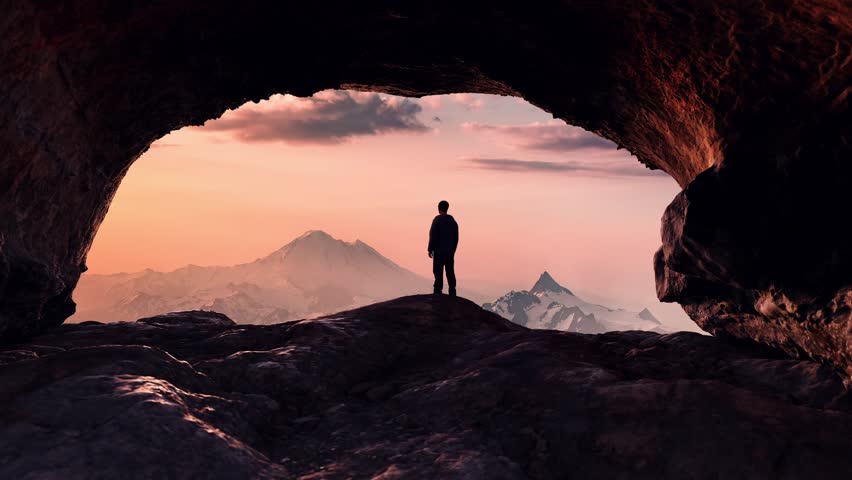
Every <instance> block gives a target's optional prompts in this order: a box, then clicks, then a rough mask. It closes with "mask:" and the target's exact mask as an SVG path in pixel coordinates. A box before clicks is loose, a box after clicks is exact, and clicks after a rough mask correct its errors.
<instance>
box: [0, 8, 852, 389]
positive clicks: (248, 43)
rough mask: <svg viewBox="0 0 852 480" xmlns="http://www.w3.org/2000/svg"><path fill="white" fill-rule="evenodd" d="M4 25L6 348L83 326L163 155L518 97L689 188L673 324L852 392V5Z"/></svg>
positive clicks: (678, 218) (32, 14) (38, 13)
mask: <svg viewBox="0 0 852 480" xmlns="http://www.w3.org/2000/svg"><path fill="white" fill-rule="evenodd" d="M3 10H4V12H5V15H4V19H3V20H0V32H2V36H3V38H4V42H3V46H2V47H0V59H1V60H2V61H0V78H2V81H0V106H2V109H1V110H0V146H1V147H2V148H0V152H2V154H0V191H2V192H3V196H2V198H0V212H2V215H0V339H2V341H4V342H5V343H7V344H9V343H11V342H19V341H25V340H26V339H28V338H31V337H33V336H34V335H38V334H42V333H44V332H47V331H49V330H50V329H51V328H54V327H57V326H59V325H61V324H62V322H63V321H64V320H65V319H66V318H67V317H69V316H70V315H71V314H72V313H73V312H74V303H73V302H72V300H71V294H72V292H73V290H74V287H75V285H76V283H77V281H78V278H79V276H80V274H81V273H82V272H84V271H85V270H86V254H87V251H88V249H89V247H90V245H91V243H92V241H93V238H94V235H95V233H96V231H97V228H98V225H99V224H100V222H101V221H102V220H103V218H104V216H105V214H106V212H107V209H108V207H109V204H110V201H111V199H112V198H113V195H114V194H115V192H116V190H117V188H118V186H119V184H120V182H121V179H122V177H123V175H124V174H125V173H126V172H127V170H128V168H129V167H130V165H131V164H132V163H133V162H134V160H136V159H137V158H138V157H139V156H140V155H141V154H142V153H143V152H145V151H146V149H147V148H148V147H149V146H150V145H151V144H152V142H154V141H155V140H157V139H158V138H160V137H162V136H163V135H165V134H167V133H168V132H170V131H173V130H175V129H178V128H181V127H183V126H188V125H200V124H202V123H203V122H204V121H206V120H208V119H210V118H216V117H218V116H219V115H221V114H222V113H223V112H224V111H225V110H227V109H231V108H236V107H237V106H239V105H241V104H243V103H245V102H246V101H259V100H261V99H264V98H268V97H269V96H270V95H272V94H275V93H290V94H294V95H298V96H308V95H311V94H313V93H315V92H317V91H321V90H324V89H329V88H347V89H355V90H365V91H374V92H384V93H389V94H394V95H403V96H411V97H418V96H424V95H432V94H448V93H487V94H497V95H511V96H518V97H522V98H524V99H526V100H527V101H529V102H530V103H532V104H533V105H535V106H537V107H539V108H541V109H543V110H545V111H547V112H550V113H552V114H553V115H554V116H555V117H557V118H560V119H562V120H564V121H565V122H567V123H568V124H571V125H576V126H580V127H582V128H584V129H587V130H589V131H592V132H594V133H596V134H598V135H600V136H602V137H604V138H607V139H609V140H612V141H613V142H616V143H617V144H618V145H619V146H620V147H623V148H625V149H627V150H628V151H630V152H631V153H633V154H634V155H635V156H636V157H637V158H638V159H639V161H640V162H642V163H643V164H644V165H645V166H646V167H648V168H650V169H659V170H662V171H664V172H666V173H667V174H669V175H671V176H672V177H673V178H674V179H675V180H676V181H677V182H678V183H679V185H680V186H681V187H682V188H683V190H682V192H681V193H680V194H678V195H677V196H676V197H675V198H674V199H673V201H672V203H671V204H670V205H669V207H668V208H667V209H666V211H665V212H664V213H663V227H662V232H661V240H662V246H661V248H660V250H659V251H658V252H657V254H656V255H655V257H654V259H653V268H654V270H655V274H656V284H657V294H658V296H659V298H660V299H661V300H664V301H669V302H677V303H680V304H681V305H682V306H683V307H684V309H685V310H686V311H687V313H688V314H689V315H690V317H691V318H692V319H693V320H694V321H695V322H696V323H697V324H698V325H699V326H700V327H701V328H703V329H705V330H706V331H708V332H710V333H711V334H713V335H714V336H716V337H719V338H724V339H732V340H734V341H735V342H742V345H752V344H760V345H763V346H765V347H767V348H770V349H771V350H776V351H781V352H783V353H784V354H785V355H788V356H792V357H795V358H805V359H813V360H816V361H818V362H821V363H822V364H824V365H825V366H826V367H827V368H830V369H833V370H836V371H837V372H840V374H841V375H843V376H844V377H845V378H846V379H848V378H849V376H850V375H852V247H850V245H852V244H850V242H849V240H848V237H847V235H846V231H847V228H846V227H845V226H844V225H845V223H846V222H847V218H848V211H849V207H850V205H851V204H852V202H850V199H849V196H848V194H847V193H846V192H845V188H846V187H847V186H848V185H849V183H850V181H852V163H850V161H849V160H850V153H852V147H850V139H852V137H850V134H852V130H850V117H849V114H848V108H849V96H850V76H852V4H850V3H849V2H845V1H842V0H813V1H807V2H805V1H798V0H790V1H784V2H756V1H755V2H752V1H746V2H743V1H739V0H722V1H714V2H709V1H703V0H689V1H683V2H661V1H652V0H646V1H642V2H619V1H603V2H593V1H570V2H552V3H550V2H549V3H547V4H541V5H535V6H533V5H530V4H524V3H519V2H504V1H497V2H479V1H475V2H466V3H464V4H459V3H458V2H449V1H433V2H405V3H404V4H403V3H398V2H383V1H376V2H359V3H352V2H349V3H347V2H301V3H291V2H286V3H285V2H263V1H244V2H240V3H239V4H233V3H231V2H221V1H214V2H200V1H196V0H187V1H181V2H163V3H156V4H153V5H141V4H137V3H135V2H130V3H127V2H124V3H109V4H105V3H103V2H93V1H89V0H74V1H67V2H57V1H46V2H31V1H24V2H15V3H14V4H8V5H5V8H4V9H3ZM650 264H651V262H650V259H649V268H650V267H651V265H650ZM742 348H745V349H748V348H758V347H753V346H743V347H742ZM760 348H763V347H760Z"/></svg>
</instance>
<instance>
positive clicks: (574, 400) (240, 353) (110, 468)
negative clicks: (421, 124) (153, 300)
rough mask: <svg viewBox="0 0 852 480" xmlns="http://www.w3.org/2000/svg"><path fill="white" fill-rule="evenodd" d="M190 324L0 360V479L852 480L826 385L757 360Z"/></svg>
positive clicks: (117, 329)
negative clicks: (568, 479) (578, 479)
mask: <svg viewBox="0 0 852 480" xmlns="http://www.w3.org/2000/svg"><path fill="white" fill-rule="evenodd" d="M192 315H195V313H191V312H188V313H181V314H180V316H182V317H184V318H185V319H186V320H187V321H184V322H172V323H168V322H162V323H158V322H154V323H147V322H146V323H141V322H133V323H117V324H98V323H94V322H92V323H88V324H77V325H63V326H60V327H57V328H56V329H54V330H52V331H51V332H49V333H47V334H44V335H41V336H39V337H37V338H34V339H33V341H32V343H26V344H19V345H15V346H10V347H7V348H6V349H5V350H0V358H2V359H3V361H4V362H8V363H6V364H5V365H3V366H0V412H2V415H3V422H2V423H0V458H3V459H4V461H3V462H0V477H2V478H27V476H30V477H43V478H67V479H75V478H87V479H88V478H128V479H133V478H187V477H191V478H198V477H202V478H305V479H307V478H311V479H317V478H329V479H331V478H356V479H358V478H489V479H491V478H504V479H516V478H517V479H521V478H540V479H547V478H566V477H582V478H625V477H629V478H637V479H643V478H648V479H659V478H694V479H703V478H708V479H710V478H770V477H772V478H845V477H847V476H848V475H849V474H850V473H852V459H850V457H849V455H848V452H849V449H850V448H852V439H850V437H849V433H848V432H849V431H850V429H852V394H850V392H847V391H846V390H845V389H844V387H843V382H842V379H841V378H840V377H839V376H838V375H837V374H836V373H835V372H834V371H833V370H832V369H831V368H828V367H826V366H822V365H819V364H816V363H812V362H810V361H804V360H795V359H790V358H787V357H784V356H782V355H779V354H778V353H777V352H775V351H773V350H769V349H765V350H763V349H759V348H756V347H748V346H742V345H735V344H732V343H729V342H727V341H724V340H720V339H716V338H712V337H707V336H702V335H698V334H693V333H685V332H682V333H676V334H670V335H658V334H655V333H650V332H611V333H606V334H601V335H582V334H575V333H565V332H555V331H544V330H528V329H526V328H523V327H520V326H518V325H515V324H513V323H511V322H509V321H507V320H504V319H502V318H500V317H499V316H497V315H495V314H492V313H489V312H486V311H484V310H482V309H480V308H479V307H477V306H476V305H474V304H473V303H471V302H468V301H466V300H463V299H456V298H451V297H446V296H444V297H434V296H432V295H428V296H427V295H424V296H413V297H404V298H400V299H397V300H393V301H390V302H386V303H382V304H376V305H372V306H369V307H365V308H362V309H358V310H354V311H350V312H343V313H340V314H337V315H333V316H330V317H326V318H320V319H316V320H303V321H294V322H289V323H283V324H278V325H268V326H267V325H264V326H260V325H258V326H251V325H233V324H228V323H224V322H221V323H219V322H213V323H210V322H208V321H206V320H204V319H203V318H199V320H198V322H197V323H191V320H190V317H191V316H192ZM198 315H205V314H204V313H201V312H200V313H198ZM193 324H194V325H198V328H195V329H190V328H186V325H193ZM21 352H28V353H25V354H22V353H21ZM371 392H372V393H371ZM382 475H384V477H382Z"/></svg>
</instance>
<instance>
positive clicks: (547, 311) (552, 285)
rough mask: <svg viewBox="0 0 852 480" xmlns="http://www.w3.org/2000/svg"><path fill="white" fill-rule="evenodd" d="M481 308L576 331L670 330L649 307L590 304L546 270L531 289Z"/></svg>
mask: <svg viewBox="0 0 852 480" xmlns="http://www.w3.org/2000/svg"><path fill="white" fill-rule="evenodd" d="M482 307H483V308H484V309H486V310H488V311H491V312H494V313H497V314H499V315H500V316H502V317H503V318H506V319H508V320H511V321H512V322H514V323H517V324H519V325H523V326H525V327H529V328H538V329H548V330H564V331H568V332H577V333H604V332H608V331H615V330H647V331H654V332H657V333H666V332H667V330H666V329H665V328H664V327H663V326H662V324H661V323H660V321H659V320H658V319H657V318H656V317H655V316H654V315H653V314H652V313H651V311H650V310H648V308H644V309H642V311H641V312H630V311H627V310H624V309H620V308H619V309H612V308H609V307H606V306H603V305H598V304H594V303H589V302H586V301H585V300H583V299H582V298H580V297H578V296H576V295H575V294H574V293H573V292H571V290H569V289H567V288H565V287H563V286H562V285H561V284H559V282H557V281H556V280H555V279H554V278H553V277H552V276H551V275H550V273H548V272H547V271H546V270H545V271H544V272H543V273H542V274H541V275H540V276H539V278H538V280H537V281H536V282H535V284H534V285H533V287H532V288H531V289H530V290H520V291H515V290H512V291H510V292H509V293H507V294H505V295H503V296H502V297H500V298H498V299H497V300H495V301H494V302H490V303H484V304H483V305H482Z"/></svg>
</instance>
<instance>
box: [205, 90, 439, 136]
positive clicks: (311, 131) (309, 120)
mask: <svg viewBox="0 0 852 480" xmlns="http://www.w3.org/2000/svg"><path fill="white" fill-rule="evenodd" d="M422 110H423V109H422V107H421V106H420V105H418V104H417V102H415V101H411V100H408V99H403V98H398V97H388V96H384V95H380V94H377V93H366V92H348V91H341V90H326V91H323V92H319V93H317V94H315V95H314V96H312V97H308V98H299V97H294V96H292V95H275V96H273V97H272V98H270V99H269V100H267V101H264V102H260V103H258V104H246V105H243V106H242V107H240V108H238V109H237V110H233V111H229V112H226V113H225V114H224V115H222V117H221V118H219V119H217V120H212V121H210V122H207V123H206V124H205V125H204V127H203V129H204V130H206V131H224V132H229V133H231V134H233V135H234V136H235V137H236V138H237V139H239V140H241V141H244V142H273V141H281V142H285V143H290V144H339V143H343V142H345V141H347V140H349V139H351V138H353V137H357V136H369V135H379V134H383V133H390V132H414V133H422V132H426V131H428V130H429V127H427V126H426V125H424V124H423V123H422V122H421V121H420V119H419V118H418V114H419V113H420V112H421V111H422Z"/></svg>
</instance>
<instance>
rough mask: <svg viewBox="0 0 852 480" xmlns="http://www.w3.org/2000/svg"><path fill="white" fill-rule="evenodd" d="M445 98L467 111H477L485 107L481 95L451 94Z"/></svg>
mask: <svg viewBox="0 0 852 480" xmlns="http://www.w3.org/2000/svg"><path fill="white" fill-rule="evenodd" d="M447 97H449V98H450V99H451V100H452V101H454V102H456V103H457V104H459V105H461V106H463V107H464V108H465V109H467V110H479V109H480V108H482V107H483V106H485V101H484V100H483V95H478V94H474V93H451V94H449V95H447Z"/></svg>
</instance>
